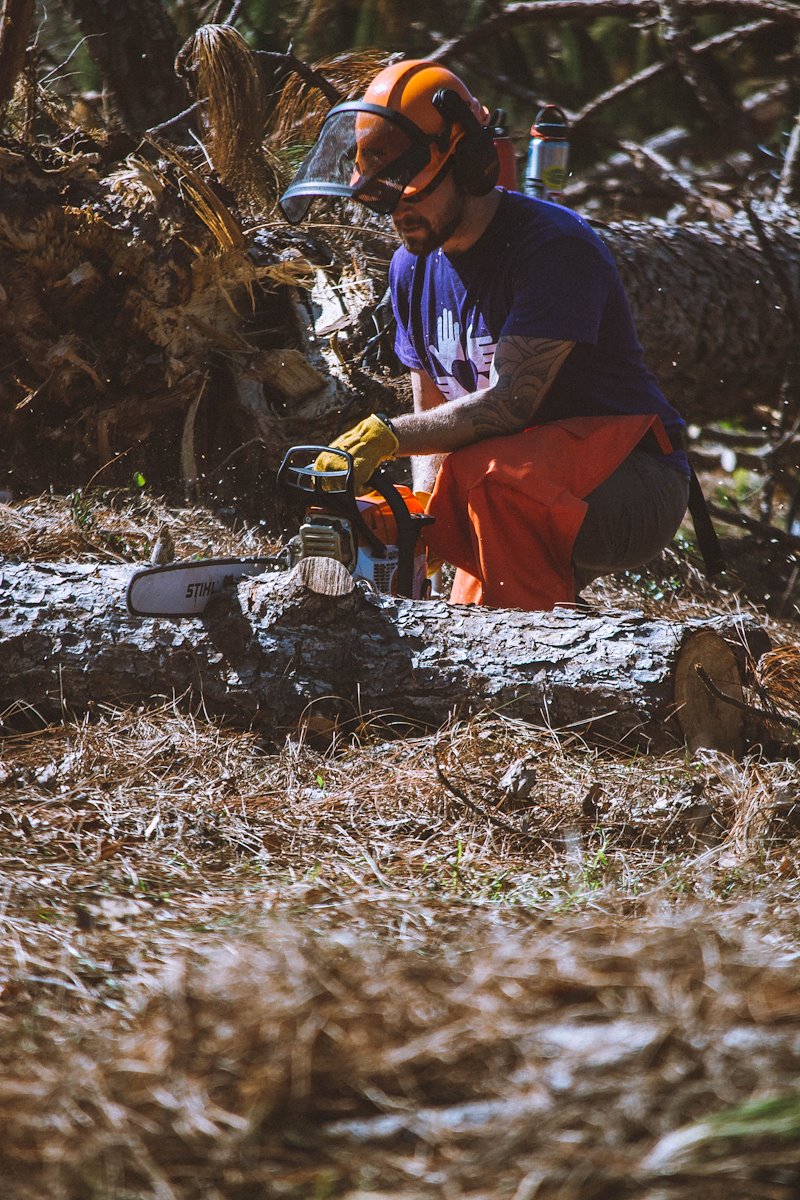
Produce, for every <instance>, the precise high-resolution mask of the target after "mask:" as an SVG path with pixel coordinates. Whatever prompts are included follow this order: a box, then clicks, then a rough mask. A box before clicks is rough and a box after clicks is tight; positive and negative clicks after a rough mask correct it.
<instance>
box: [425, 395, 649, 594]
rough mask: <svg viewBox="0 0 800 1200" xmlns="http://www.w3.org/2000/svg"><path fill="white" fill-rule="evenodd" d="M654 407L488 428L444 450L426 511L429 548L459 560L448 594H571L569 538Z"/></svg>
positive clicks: (643, 429)
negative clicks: (506, 430)
mask: <svg viewBox="0 0 800 1200" xmlns="http://www.w3.org/2000/svg"><path fill="white" fill-rule="evenodd" d="M649 429H652V430H653V432H654V434H655V435H656V438H657V439H658V442H659V445H660V446H661V448H662V449H663V450H664V451H665V453H669V452H670V450H671V449H672V447H671V446H670V443H669V440H668V438H667V436H666V434H665V432H664V427H663V425H662V424H661V421H660V420H659V418H658V417H656V416H653V415H652V414H650V415H643V416H621V417H572V418H569V419H568V420H564V421H554V422H553V423H552V424H549V425H539V426H535V427H534V428H532V429H526V430H525V431H524V432H523V433H515V434H512V435H510V436H508V437H498V438H490V439H488V440H487V441H483V442H475V443H474V444H473V445H470V446H465V447H464V448H463V449H461V450H456V451H454V452H453V453H452V454H450V455H448V457H447V458H446V459H445V461H444V463H443V465H442V469H441V470H440V472H439V476H438V478H437V480H436V487H435V488H434V490H433V494H432V496H431V499H430V502H429V504H428V507H427V512H428V513H429V514H430V515H431V516H432V517H435V518H436V521H435V524H433V525H432V526H431V527H430V529H429V530H428V531H427V542H428V546H429V548H430V551H431V553H432V555H433V556H434V557H436V558H441V559H443V560H444V561H445V562H449V563H452V564H453V565H454V566H455V567H457V568H458V570H457V572H456V578H455V583H454V585H453V591H452V595H451V600H452V601H453V602H454V603H457V604H488V605H492V606H493V607H496V608H523V609H529V610H534V609H542V610H549V609H551V608H553V607H554V606H555V605H556V604H562V603H563V604H571V603H572V602H573V601H574V599H575V585H574V579H573V572H572V548H573V545H574V543H575V538H576V537H577V534H578V530H579V529H580V527H581V524H582V523H583V518H584V516H585V515H586V503H585V500H584V497H585V496H588V495H589V493H590V492H592V491H594V489H595V488H596V487H599V485H600V484H601V483H603V482H604V481H605V480H606V479H608V477H609V475H611V474H612V473H613V472H614V471H615V470H616V469H617V467H618V466H619V465H620V463H622V462H623V461H624V460H625V459H626V458H627V457H628V455H629V454H630V452H631V451H632V450H633V449H634V448H635V447H636V446H637V445H638V444H639V442H640V441H641V440H642V438H643V437H644V436H645V434H646V433H647V432H648V430H649Z"/></svg>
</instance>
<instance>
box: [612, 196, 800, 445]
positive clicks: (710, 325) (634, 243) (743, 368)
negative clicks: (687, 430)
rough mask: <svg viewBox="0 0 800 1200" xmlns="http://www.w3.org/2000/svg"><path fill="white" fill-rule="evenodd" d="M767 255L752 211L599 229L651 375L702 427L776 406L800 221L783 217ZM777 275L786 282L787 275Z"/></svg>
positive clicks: (770, 231)
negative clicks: (714, 219)
mask: <svg viewBox="0 0 800 1200" xmlns="http://www.w3.org/2000/svg"><path fill="white" fill-rule="evenodd" d="M764 227H765V230H766V232H767V235H768V237H769V240H770V253H769V255H765V254H764V252H763V251H762V250H761V248H760V246H759V244H758V241H757V238H756V235H755V233H754V231H753V229H752V228H751V226H750V222H749V220H748V218H747V216H746V215H745V214H741V215H740V216H739V217H737V218H736V219H733V220H731V221H728V222H725V223H722V222H720V223H719V224H716V225H714V226H711V225H705V224H691V225H668V224H666V223H665V222H662V221H652V222H647V223H641V224H640V223H638V222H637V223H634V222H628V221H623V222H620V223H619V224H615V225H612V226H602V227H600V228H598V233H599V234H600V235H601V237H603V238H604V240H605V241H606V242H607V243H608V245H609V246H610V247H611V249H612V250H613V252H614V254H615V257H616V259H617V263H618V265H619V268H620V273H621V275H622V278H623V281H624V283H625V287H626V289H627V292H628V297H629V299H630V302H631V307H632V309H633V312H634V316H635V318H636V322H637V327H638V332H639V338H640V340H641V342H642V345H643V346H644V349H645V356H646V358H647V363H648V366H649V367H650V369H651V370H652V371H653V372H654V374H655V376H656V378H657V379H658V382H659V384H660V385H661V387H662V388H663V390H664V392H665V393H666V395H667V398H668V399H669V400H670V401H671V402H672V403H673V404H674V405H675V406H676V408H677V409H678V410H679V411H680V412H681V413H682V414H683V415H684V416H685V417H686V418H687V419H688V420H690V421H692V422H695V423H697V424H704V423H706V422H708V421H709V420H715V419H726V418H731V417H734V416H737V415H742V414H744V413H747V412H748V411H750V410H751V409H752V407H753V406H754V405H755V404H764V405H768V406H769V405H776V404H777V398H778V392H779V390H780V387H781V383H782V381H783V378H784V374H785V370H786V362H787V357H788V354H789V351H790V348H791V345H792V342H793V341H794V340H795V339H796V338H797V337H798V334H799V333H800V331H798V330H797V329H796V328H795V327H794V322H793V320H792V316H791V312H790V308H791V303H790V301H789V300H788V298H787V295H786V291H785V290H784V286H783V280H785V282H786V283H787V284H788V286H789V288H790V289H791V293H790V294H791V297H792V299H793V303H794V305H795V308H797V306H798V305H800V225H798V224H797V223H796V222H795V221H794V220H790V219H789V216H788V214H787V213H784V214H782V215H781V214H780V213H775V214H773V217H772V219H771V220H769V221H765V222H764ZM779 275H780V276H782V277H783V278H782V279H781V278H779Z"/></svg>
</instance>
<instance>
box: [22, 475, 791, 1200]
mask: <svg viewBox="0 0 800 1200" xmlns="http://www.w3.org/2000/svg"><path fill="white" fill-rule="evenodd" d="M164 520H169V523H170V527H171V530H172V533H173V537H174V538H175V541H176V544H177V548H178V553H179V555H184V554H187V553H204V552H208V551H213V552H217V553H229V552H237V553H241V552H245V553H253V552H254V551H256V550H261V549H263V548H264V545H263V542H262V541H261V540H260V539H259V538H258V536H257V535H256V534H254V533H253V532H252V531H247V530H242V531H240V532H239V533H231V531H230V530H229V529H227V528H226V527H224V526H223V525H221V524H220V523H219V522H217V521H216V520H215V518H213V517H212V516H211V515H210V514H208V513H203V512H202V511H200V510H181V511H178V510H167V509H166V508H164V507H163V506H160V504H159V503H158V502H155V501H147V500H146V499H143V498H140V500H139V501H137V502H136V503H135V504H124V503H123V504H114V503H110V504H109V505H107V506H106V507H105V508H104V509H102V510H101V508H100V507H95V509H94V510H93V511H92V512H91V513H89V514H88V516H87V511H86V509H85V507H84V508H79V507H77V506H76V500H75V498H73V499H72V501H71V502H66V501H59V500H57V499H53V498H48V499H42V500H36V501H31V502H29V503H28V504H25V503H23V502H17V503H15V504H14V505H13V506H7V505H6V506H0V554H6V555H12V556H19V555H21V554H22V555H24V554H29V555H33V554H34V553H35V556H36V557H40V558H80V557H85V556H90V557H91V556H95V557H97V556H98V555H102V553H103V552H106V553H107V552H108V551H109V550H112V552H120V551H121V552H124V553H125V554H133V555H134V556H136V555H137V552H138V557H139V558H140V560H141V559H142V558H146V556H147V552H148V548H149V545H150V544H151V542H152V540H153V538H154V534H155V531H156V530H157V528H158V526H159V524H160V523H161V522H162V521H164ZM112 544H113V545H112ZM113 547H116V551H114V550H113ZM593 595H594V598H595V600H597V602H599V603H613V604H614V605H615V606H617V607H621V608H645V609H649V610H650V611H653V612H658V613H660V614H662V615H665V616H670V617H675V616H678V617H680V616H684V615H689V614H691V615H697V614H698V613H709V612H713V611H716V610H717V609H718V608H719V606H720V605H721V604H722V605H725V606H729V605H732V604H735V603H737V601H736V598H735V597H733V596H731V595H725V594H721V593H719V592H718V591H716V590H715V589H714V588H713V587H711V586H710V585H708V584H701V583H699V582H697V581H695V583H694V584H693V583H692V581H691V577H690V576H686V577H685V578H684V579H683V580H682V581H679V583H678V585H676V586H675V587H674V588H671V587H665V586H663V580H662V582H661V583H659V582H658V581H657V580H655V579H654V578H650V579H649V580H648V579H644V580H642V579H638V580H632V579H630V578H620V579H616V580H613V581H606V582H604V583H603V584H602V585H595V589H594V592H593ZM759 615H760V616H761V617H762V619H763V620H764V622H765V624H766V626H767V628H768V630H769V632H770V634H771V636H772V638H773V640H774V641H775V642H777V643H781V642H783V643H786V644H789V645H796V644H797V641H798V636H797V626H796V625H793V624H791V623H788V622H784V623H781V622H779V621H776V620H773V619H770V618H766V617H764V616H763V614H759ZM312 715H313V714H312ZM773 732H774V731H773ZM786 736H787V738H789V740H784V741H782V742H779V741H774V740H766V739H765V740H763V741H762V742H761V743H760V744H754V745H751V746H750V748H749V749H748V751H747V752H746V753H745V754H744V755H743V756H742V757H740V758H738V759H734V758H732V757H728V756H725V755H722V754H720V753H717V752H713V751H697V752H696V753H695V754H693V755H692V754H689V753H688V752H687V751H686V750H675V751H674V752H673V753H671V754H669V755H666V756H663V757H658V758H654V757H647V756H640V757H632V756H631V755H630V754H626V755H623V754H621V753H616V752H614V750H613V749H606V750H604V751H602V752H601V751H599V750H598V749H597V748H594V747H592V746H590V745H588V744H587V743H585V742H584V741H583V740H582V738H581V736H580V734H579V732H578V731H574V730H573V731H567V732H561V733H559V732H557V731H555V730H552V729H550V728H548V727H546V726H545V725H541V726H535V725H531V724H525V723H521V722H519V721H514V720H510V719H508V718H506V717H504V715H503V713H502V712H492V711H487V712H485V713H483V714H481V715H478V716H475V717H473V718H471V719H470V720H468V721H458V722H456V721H454V722H453V724H452V725H451V726H449V727H448V728H445V729H443V730H439V731H437V732H431V731H425V730H420V731H416V732H414V731H411V732H409V730H408V729H407V728H405V729H404V730H402V736H399V731H398V725H397V723H396V722H395V721H394V720H393V719H392V718H391V717H390V716H385V717H383V718H380V719H377V718H374V719H366V718H365V719H364V720H363V721H362V722H360V723H359V724H358V725H357V726H356V727H354V728H353V729H352V730H350V731H348V732H347V734H346V735H344V734H339V733H337V732H336V731H330V730H326V729H324V728H319V727H317V726H316V725H315V723H314V722H313V720H312V721H310V722H309V724H308V725H307V726H306V727H304V729H303V730H297V729H292V730H286V731H283V732H282V733H281V735H280V736H279V738H278V739H277V740H275V741H269V742H267V741H265V740H264V738H263V737H262V736H260V735H258V734H255V733H253V732H248V731H242V730H236V729H233V728H228V727H226V726H224V725H222V724H220V723H215V722H212V721H210V720H209V719H207V718H206V716H205V715H204V713H203V712H202V710H194V711H189V710H188V709H187V708H186V706H185V705H184V704H182V703H181V701H180V698H177V699H176V700H174V701H173V700H170V701H164V702H161V703H159V704H158V705H154V706H149V707H148V706H141V707H137V708H135V709H128V710H115V709H111V708H103V707H98V708H97V710H96V711H95V712H93V713H92V714H90V716H88V717H80V718H78V717H75V718H71V717H69V716H68V717H67V718H66V719H65V720H64V722H63V724H61V725H58V726H42V727H36V726H35V722H34V723H32V727H31V728H29V729H27V730H24V731H19V732H17V733H13V734H10V735H9V736H7V737H6V738H5V740H4V741H2V742H0V873H1V881H2V902H1V903H2V907H0V923H1V925H2V934H3V936H2V940H0V1124H1V1126H2V1130H3V1136H2V1138H1V1139H0V1179H2V1180H3V1184H2V1188H0V1191H2V1195H3V1197H4V1200H34V1198H35V1200H44V1198H45V1197H46V1198H47V1200H62V1198H64V1200H150V1198H151V1197H152V1198H154V1200H156V1198H157V1200H167V1198H174V1200H195V1198H196V1200H256V1198H261V1197H287V1198H289V1200H300V1198H304V1200H305V1198H307V1200H327V1198H331V1200H333V1198H337V1200H338V1198H342V1200H345V1198H346V1200H423V1198H424V1200H427V1198H429V1197H443V1198H445V1200H479V1198H486V1200H556V1198H558V1200H601V1198H602V1200H612V1198H613V1200H625V1198H626V1197H637V1198H641V1200H667V1198H671V1197H673V1196H686V1197H702V1198H703V1200H714V1198H715V1197H725V1200H760V1198H762V1197H763V1198H764V1200H767V1198H769V1200H776V1198H780V1200H782V1198H786V1200H790V1197H795V1198H796V1197H797V1195H798V1194H800V1087H799V1086H798V1079H800V966H799V965H798V963H799V960H798V955H800V926H799V925H798V919H797V913H798V901H800V877H799V876H798V858H797V845H798V840H797V839H798V837H800V785H799V784H798V770H797V753H796V744H795V745H793V744H792V742H791V738H790V736H789V735H786ZM515 764H522V768H518V769H523V768H524V770H525V771H526V772H527V779H528V785H529V786H528V788H525V789H522V794H521V795H519V796H517V798H516V799H515V798H513V796H512V794H511V792H512V789H510V788H509V787H508V785H507V782H504V777H505V776H506V772H507V771H509V769H510V768H512V767H514V765H515ZM464 796H466V797H467V798H468V799H469V798H473V799H475V800H478V801H480V806H481V807H482V808H484V809H487V810H488V811H490V812H491V811H494V812H496V813H497V814H501V815H502V816H503V817H504V821H503V824H504V826H506V828H501V827H500V825H499V824H497V825H495V824H494V823H490V822H487V820H486V819H485V818H483V817H479V816H478V815H476V812H475V811H473V810H472V809H471V808H470V807H469V806H468V805H466V804H465V803H464V800H463V797H464ZM512 822H513V824H514V827H515V828H517V829H518V830H519V832H518V833H515V834H512V833H509V832H508V828H507V827H508V826H510V825H511V824H512Z"/></svg>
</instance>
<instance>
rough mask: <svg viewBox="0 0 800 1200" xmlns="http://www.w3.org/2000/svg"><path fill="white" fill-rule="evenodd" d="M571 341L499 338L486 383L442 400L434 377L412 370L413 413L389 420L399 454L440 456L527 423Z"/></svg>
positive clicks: (553, 376) (531, 418)
mask: <svg viewBox="0 0 800 1200" xmlns="http://www.w3.org/2000/svg"><path fill="white" fill-rule="evenodd" d="M574 345H575V343H574V342H562V341H550V340H548V339H546V338H527V337H504V338H500V341H499V342H498V344H497V349H496V351H495V355H494V364H493V367H492V379H491V383H490V384H489V387H487V388H485V389H483V390H482V391H480V392H471V393H469V394H468V395H466V396H461V397H459V399H457V400H448V401H445V398H444V396H443V395H442V393H441V392H440V391H439V389H438V388H437V386H436V384H435V383H434V382H433V380H432V379H431V378H430V377H429V376H427V375H425V374H424V372H422V371H416V372H412V386H413V389H414V408H415V411H414V412H413V413H406V414H404V415H403V416H401V417H397V418H396V419H395V420H394V421H393V425H394V430H395V433H396V434H397V437H398V439H399V443H400V444H399V447H398V450H397V453H398V454H411V455H415V454H442V453H449V452H450V451H451V450H457V449H458V448H459V447H460V446H467V445H469V444H470V443H471V442H479V441H482V440H483V438H489V437H498V436H500V435H502V434H506V433H517V432H518V431H519V430H520V429H524V428H525V427H526V425H530V424H531V423H532V421H533V419H534V415H535V413H536V410H537V408H538V407H539V405H540V404H541V402H542V400H543V399H544V397H545V395H546V394H547V389H548V388H549V387H550V385H551V384H552V382H553V380H554V379H555V377H556V375H557V374H558V372H559V370H560V368H561V365H562V363H563V362H564V360H565V359H566V357H567V355H568V354H569V352H570V350H571V349H572V347H573V346H574Z"/></svg>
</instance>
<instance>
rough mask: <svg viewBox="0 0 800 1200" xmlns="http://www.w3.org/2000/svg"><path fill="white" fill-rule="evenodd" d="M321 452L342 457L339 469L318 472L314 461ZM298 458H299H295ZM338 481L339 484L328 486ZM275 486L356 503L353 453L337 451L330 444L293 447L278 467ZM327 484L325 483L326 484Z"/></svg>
mask: <svg viewBox="0 0 800 1200" xmlns="http://www.w3.org/2000/svg"><path fill="white" fill-rule="evenodd" d="M320 454H335V455H338V456H339V457H341V459H342V460H343V462H344V466H343V467H342V469H341V470H334V471H317V470H316V469H315V467H314V463H315V462H316V461H317V459H318V458H319V456H320ZM298 460H299V461H298ZM337 481H339V482H340V483H341V485H342V486H340V487H336V486H333V487H332V486H331V485H332V484H336V482H337ZM277 484H278V487H282V488H288V489H290V490H292V491H296V492H302V493H304V494H306V495H308V494H310V495H312V496H326V497H328V498H330V497H331V496H337V495H342V493H344V495H345V496H346V497H347V498H348V499H349V500H352V501H353V503H354V504H355V499H356V485H355V474H354V471H353V456H352V454H348V452H347V451H346V450H338V449H336V448H335V447H331V446H292V448H291V450H287V452H286V454H285V455H284V456H283V462H282V463H281V465H280V466H279V467H278V475H277ZM326 485H327V486H326Z"/></svg>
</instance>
